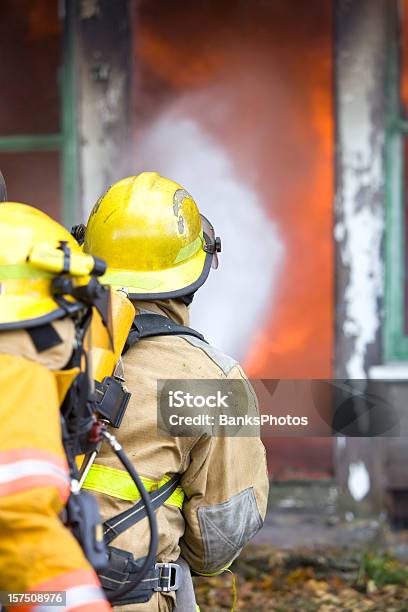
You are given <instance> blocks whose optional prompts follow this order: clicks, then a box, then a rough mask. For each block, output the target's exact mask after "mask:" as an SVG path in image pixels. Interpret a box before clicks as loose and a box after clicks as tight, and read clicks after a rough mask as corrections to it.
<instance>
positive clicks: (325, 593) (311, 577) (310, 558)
mask: <svg viewBox="0 0 408 612" xmlns="http://www.w3.org/2000/svg"><path fill="white" fill-rule="evenodd" d="M232 570H233V572H234V575H235V580H236V590H237V603H236V609H237V610H250V611H252V612H258V611H263V610H265V611H266V610H268V611H275V612H291V611H293V612H300V611H302V612H303V611H305V612H308V611H310V612H314V611H319V612H334V611H339V610H350V611H353V612H354V610H367V611H368V610H369V611H370V612H374V611H379V610H386V611H387V612H402V611H408V565H407V564H405V563H404V562H402V561H400V560H398V559H396V558H395V557H393V556H391V555H390V554H389V553H379V552H377V553H375V552H373V551H371V552H364V553H357V552H356V551H355V550H349V549H347V548H343V549H332V550H330V551H327V550H325V551H318V550H314V551H307V550H298V551H294V550H292V551H290V552H289V551H282V550H281V551H279V550H275V549H273V548H272V547H271V546H269V545H264V546H262V545H261V546H249V547H248V548H247V549H246V550H245V551H244V552H243V553H242V555H241V557H240V559H239V561H237V562H236V563H235V564H234V566H233V567H232ZM194 581H195V589H196V595H197V600H198V603H199V604H200V608H201V611H202V612H207V611H211V612H217V611H218V610H220V611H221V610H231V608H232V604H233V586H232V585H233V577H232V575H231V574H229V573H225V574H223V575H222V576H218V577H215V578H202V577H196V578H194Z"/></svg>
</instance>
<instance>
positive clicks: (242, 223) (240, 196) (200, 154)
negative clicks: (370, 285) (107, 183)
mask: <svg viewBox="0 0 408 612" xmlns="http://www.w3.org/2000/svg"><path fill="white" fill-rule="evenodd" d="M135 163H136V167H135V173H136V172H142V171H157V172H159V173H160V174H162V175H164V176H167V177H168V178H171V179H172V180H174V181H177V182H178V183H180V184H182V185H183V186H184V187H185V188H186V189H187V190H188V191H189V192H190V193H191V194H192V195H193V197H194V199H195V200H196V201H197V203H198V205H199V208H200V210H201V212H202V213H203V214H204V215H205V216H207V217H208V218H209V220H210V221H211V222H212V224H213V225H214V227H215V230H216V234H217V235H219V236H221V238H222V253H221V254H220V256H219V260H220V265H219V268H218V270H211V272H210V277H209V279H208V281H207V283H206V284H205V286H204V287H203V288H201V289H200V290H199V291H198V293H197V294H196V296H195V298H194V302H193V304H192V306H191V325H192V326H193V327H195V328H196V329H198V330H200V331H201V332H202V333H203V334H204V335H205V336H206V338H207V339H208V340H209V341H210V342H211V343H213V344H214V345H216V346H218V347H219V348H221V349H222V350H223V351H225V352H227V353H230V354H232V355H233V356H234V357H235V358H237V359H244V358H245V356H246V354H247V352H248V350H249V348H250V346H251V343H252V342H253V340H254V337H255V334H256V332H257V330H259V327H260V326H261V325H262V323H263V322H264V317H265V316H268V319H269V317H270V313H271V309H272V308H273V296H274V288H275V287H276V286H277V275H278V268H280V267H281V266H280V263H281V259H282V256H283V244H282V240H281V238H280V236H279V233H278V231H277V228H276V225H275V223H273V222H272V221H271V220H270V219H269V218H268V217H267V215H266V214H265V210H264V208H263V207H262V204H261V202H260V200H259V197H258V195H257V193H256V192H255V191H254V189H253V188H252V187H251V186H250V185H247V184H245V182H243V181H242V179H240V178H239V177H237V176H236V175H235V173H234V169H233V165H232V162H231V160H230V158H229V156H228V152H227V151H226V150H224V149H223V148H222V147H221V146H220V145H219V144H218V143H217V142H215V141H214V139H212V138H210V137H209V136H208V135H207V134H206V133H205V132H204V131H203V129H202V128H201V127H200V125H199V124H198V123H197V122H196V121H195V120H194V119H191V118H186V117H185V116H180V115H179V114H178V113H177V112H176V113H175V112H172V111H171V110H167V111H166V112H164V113H163V114H162V115H161V116H160V117H159V118H158V119H157V120H156V121H155V122H154V123H153V124H151V125H150V126H149V127H148V128H147V129H146V130H145V132H144V135H142V136H140V137H139V138H138V139H137V154H136V159H135Z"/></svg>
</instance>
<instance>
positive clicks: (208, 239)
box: [200, 215, 221, 270]
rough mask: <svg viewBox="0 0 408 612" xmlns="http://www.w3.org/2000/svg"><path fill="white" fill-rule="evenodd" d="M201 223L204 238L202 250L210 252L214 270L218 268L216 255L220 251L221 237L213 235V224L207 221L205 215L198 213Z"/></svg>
mask: <svg viewBox="0 0 408 612" xmlns="http://www.w3.org/2000/svg"><path fill="white" fill-rule="evenodd" d="M200 217H201V223H202V227H203V234H204V240H205V247H204V250H205V251H206V252H207V253H211V254H212V261H211V267H212V268H214V270H216V269H217V268H218V255H217V253H220V252H221V239H220V238H218V237H217V236H216V235H215V230H214V227H213V225H212V224H211V223H210V222H209V220H208V219H207V217H204V215H200Z"/></svg>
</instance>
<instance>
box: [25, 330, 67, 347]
mask: <svg viewBox="0 0 408 612" xmlns="http://www.w3.org/2000/svg"><path fill="white" fill-rule="evenodd" d="M26 332H27V333H28V335H29V336H30V338H31V341H32V343H33V344H34V346H35V349H36V351H37V353H42V352H43V351H47V350H48V349H50V348H53V347H54V346H58V344H61V342H62V339H61V336H60V335H59V333H58V332H57V330H56V329H55V328H54V327H53V326H52V325H51V324H50V323H46V324H45V325H38V326H37V327H28V328H27V329H26Z"/></svg>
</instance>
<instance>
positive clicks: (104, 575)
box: [84, 312, 205, 605]
mask: <svg viewBox="0 0 408 612" xmlns="http://www.w3.org/2000/svg"><path fill="white" fill-rule="evenodd" d="M185 335H188V336H194V337H195V338H198V339H199V340H201V341H203V342H205V339H204V337H203V336H202V334H200V333H199V332H197V331H196V330H194V329H191V328H190V327H186V326H184V325H178V324H177V323H175V322H174V321H172V320H171V319H169V318H168V317H165V316H163V315H159V314H155V313H148V312H142V313H141V314H138V315H137V316H136V317H135V319H134V321H133V324H132V327H131V330H130V332H129V335H128V338H127V341H126V343H125V347H124V349H123V353H122V354H125V353H126V352H127V351H128V350H129V349H130V348H131V347H133V346H134V345H135V344H137V343H138V342H139V341H140V340H142V339H144V338H152V337H156V336H185ZM142 482H143V485H144V486H145V488H146V489H147V490H148V491H149V498H150V502H151V505H152V506H153V509H154V510H157V509H158V508H159V507H160V506H162V505H163V504H165V503H167V504H170V505H174V506H177V507H178V508H180V509H181V508H182V505H183V499H184V492H183V490H182V488H181V487H180V486H179V483H180V475H179V474H175V475H174V476H171V477H170V476H165V478H164V479H163V480H162V481H161V482H160V483H155V482H154V481H151V480H149V479H147V478H142ZM84 487H85V488H87V489H89V490H92V491H98V492H100V493H105V494H108V495H112V494H113V495H114V496H115V497H119V498H121V499H124V500H129V501H130V500H134V499H135V498H136V497H137V491H136V489H135V487H134V484H133V482H132V481H131V479H130V477H129V475H128V474H126V473H125V472H123V471H121V470H117V469H115V468H108V467H105V466H102V465H98V464H94V465H92V467H91V468H90V470H89V472H88V475H87V478H86V480H85V484H84ZM145 517H146V507H145V504H144V502H143V501H142V500H141V499H140V500H138V501H137V502H136V503H135V504H134V505H133V506H132V507H130V508H129V509H127V510H125V511H124V512H121V513H120V514H117V515H115V516H113V517H112V518H110V519H109V520H107V521H105V522H104V524H103V536H104V541H105V544H106V546H107V547H108V555H109V562H108V565H107V567H105V569H104V570H102V571H101V572H99V579H100V581H101V583H102V586H103V587H104V589H105V590H106V592H107V593H111V594H112V596H111V597H110V599H113V600H114V601H115V604H122V605H125V604H130V603H145V602H147V601H149V600H150V598H151V597H152V596H153V594H154V593H155V592H169V591H177V590H178V588H179V587H180V581H181V576H182V570H181V567H180V565H178V564H177V563H155V564H153V565H152V566H151V567H150V568H149V570H148V573H147V574H146V575H145V577H144V579H143V580H142V581H140V582H139V583H138V584H136V578H137V574H138V573H139V571H140V566H141V564H142V563H143V561H144V559H145V558H144V557H143V558H139V559H135V558H134V556H133V554H132V553H130V552H128V551H125V550H122V549H119V548H116V547H114V546H111V543H112V542H113V541H114V540H115V538H116V537H117V536H119V535H120V534H122V533H124V532H125V531H126V530H127V529H129V528H130V527H133V526H134V525H136V524H137V523H138V522H139V521H141V520H142V519H144V518H145ZM133 582H134V583H135V586H134V587H131V584H132V583H133ZM124 585H128V587H129V590H128V591H127V592H126V594H125V595H123V596H122V597H121V596H119V597H115V591H116V590H118V589H119V588H123V586H124Z"/></svg>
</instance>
